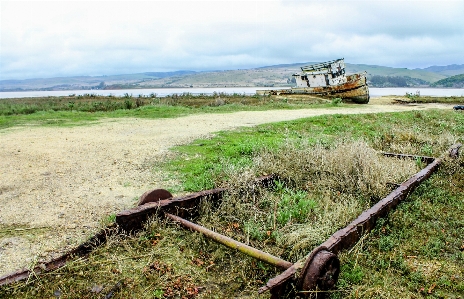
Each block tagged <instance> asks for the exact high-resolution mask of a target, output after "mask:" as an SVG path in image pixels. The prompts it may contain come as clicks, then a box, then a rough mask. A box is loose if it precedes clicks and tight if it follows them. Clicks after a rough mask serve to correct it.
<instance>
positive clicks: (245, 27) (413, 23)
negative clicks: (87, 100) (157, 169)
mask: <svg viewBox="0 0 464 299" xmlns="http://www.w3.org/2000/svg"><path fill="white" fill-rule="evenodd" d="M462 11H464V2H462V1H446V0H445V1H443V0H442V1H349V0H345V1H331V0H326V1H285V0H284V1H220V0H216V1H195V0H190V1H188V0H187V1H172V0H171V1H148V2H145V1H144V2H141V1H130V2H121V1H114V2H113V1H103V2H93V1H77V2H76V1H62V2H43V1H34V2H27V3H25V2H17V1H2V2H1V6H0V13H1V28H0V30H1V41H0V46H1V48H0V49H1V50H0V73H1V75H0V76H1V77H0V79H23V78H32V77H52V76H66V75H102V74H118V73H135V72H145V71H169V70H179V69H191V70H217V69H237V68H249V67H258V66H264V65H270V64H280V63H294V62H308V61H324V60H329V59H335V58H339V57H345V59H346V61H347V62H350V63H366V64H378V65H386V66H396V67H426V66H430V65H444V64H452V63H459V64H460V63H464V57H463V56H462V53H463V52H464V27H463V26H460V25H459V24H461V23H462V22H461V19H462V17H461V15H460V14H461V13H462Z"/></svg>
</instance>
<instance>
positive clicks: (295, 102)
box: [0, 93, 330, 128]
mask: <svg viewBox="0 0 464 299" xmlns="http://www.w3.org/2000/svg"><path fill="white" fill-rule="evenodd" d="M329 103H330V101H329V100H324V99H321V98H316V97H307V96H306V97H301V96H300V97H298V96H293V97H274V96H259V95H252V96H250V95H244V94H225V93H213V94H211V95H207V94H200V95H192V94H190V93H183V94H173V95H170V96H166V97H158V96H157V95H156V94H151V95H149V96H143V95H138V96H136V97H135V96H132V94H125V95H124V96H122V97H115V96H100V95H97V94H84V95H79V96H75V95H70V96H67V97H66V96H65V97H46V98H19V99H1V100H0V128H2V127H3V128H5V127H11V126H14V125H21V124H39V125H75V124H82V123H88V122H93V121H96V120H98V119H101V118H120V117H139V118H168V117H177V116H182V115H187V114H195V113H210V112H219V113H221V112H222V113H224V112H234V111H251V110H270V109H301V108H307V107H313V108H314V107H319V106H324V107H328V106H330V105H329Z"/></svg>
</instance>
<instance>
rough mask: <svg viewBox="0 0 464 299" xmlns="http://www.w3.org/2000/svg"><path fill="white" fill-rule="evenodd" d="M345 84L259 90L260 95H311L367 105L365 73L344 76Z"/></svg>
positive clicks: (367, 89)
mask: <svg viewBox="0 0 464 299" xmlns="http://www.w3.org/2000/svg"><path fill="white" fill-rule="evenodd" d="M346 79H347V80H346V82H345V83H342V84H339V85H329V86H317V87H297V88H289V89H280V90H259V91H257V92H258V94H261V95H286V94H289V95H291V94H299V95H305V94H306V95H312V96H320V97H324V98H341V99H342V100H344V101H349V102H354V103H357V104H367V103H369V99H370V96H369V87H368V85H367V78H366V74H365V73H359V74H352V75H347V76H346Z"/></svg>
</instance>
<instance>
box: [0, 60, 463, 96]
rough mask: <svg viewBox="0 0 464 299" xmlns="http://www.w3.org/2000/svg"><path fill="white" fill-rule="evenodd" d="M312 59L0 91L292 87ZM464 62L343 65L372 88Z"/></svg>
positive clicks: (433, 77)
mask: <svg viewBox="0 0 464 299" xmlns="http://www.w3.org/2000/svg"><path fill="white" fill-rule="evenodd" d="M312 63H314V62H305V63H294V64H281V65H272V66H264V67H259V68H254V69H241V70H228V71H208V72H195V71H188V70H185V71H176V72H145V73H137V74H121V75H111V76H76V77H59V78H39V79H27V80H0V91H22V90H102V89H140V88H164V87H170V88H176V87H247V86H249V87H266V86H268V87H284V86H292V84H293V83H292V74H294V73H297V72H299V71H300V67H302V66H304V65H308V64H312ZM461 68H462V69H463V71H462V72H461V73H464V65H455V64H454V65H449V66H433V67H429V68H426V69H413V70H412V69H406V68H392V67H384V66H378V65H365V64H350V63H347V64H346V71H347V73H348V74H352V73H358V72H363V71H366V72H367V77H368V81H369V84H370V85H371V86H373V87H403V86H429V85H430V84H433V83H434V82H437V81H439V80H442V79H446V78H447V77H450V76H451V75H447V74H448V73H450V72H457V71H459V70H460V69H461Z"/></svg>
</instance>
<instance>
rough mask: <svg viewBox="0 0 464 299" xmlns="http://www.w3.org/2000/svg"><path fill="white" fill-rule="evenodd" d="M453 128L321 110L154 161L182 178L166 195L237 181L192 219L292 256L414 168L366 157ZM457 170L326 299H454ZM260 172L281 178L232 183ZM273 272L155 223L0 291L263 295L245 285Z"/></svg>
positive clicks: (463, 128) (447, 168)
mask: <svg viewBox="0 0 464 299" xmlns="http://www.w3.org/2000/svg"><path fill="white" fill-rule="evenodd" d="M463 134H464V114H462V113H459V112H455V111H452V110H431V111H413V112H404V113H383V114H366V115H331V116H321V117H314V118H309V119H302V120H296V121H289V122H281V123H275V124H265V125H260V126H257V127H253V128H242V129H239V130H235V131H232V132H221V133H219V134H218V135H217V136H215V137H214V138H210V139H204V140H196V141H194V142H193V143H192V144H190V145H186V146H180V147H176V148H175V149H173V150H174V151H175V152H176V153H177V158H174V159H173V160H172V161H169V162H167V163H166V164H159V165H156V166H157V167H162V169H165V170H166V171H168V172H169V173H170V174H171V175H172V176H173V177H174V178H176V180H177V181H180V182H182V183H181V185H180V186H178V187H177V188H178V190H176V192H183V191H197V190H201V189H205V188H211V187H221V186H233V187H235V189H234V190H236V192H232V193H231V194H230V195H229V196H226V198H225V199H224V201H223V203H222V204H221V205H220V206H219V207H215V206H213V205H212V204H211V203H208V202H204V203H203V204H202V206H201V212H202V213H201V215H202V216H201V217H199V218H197V219H195V222H198V223H201V224H203V225H205V226H207V227H210V228H213V229H214V230H216V231H218V232H220V233H222V234H225V235H228V236H231V237H233V238H235V239H237V240H240V241H243V242H247V243H249V244H251V245H252V246H254V247H257V248H259V249H263V250H265V251H267V252H270V253H271V254H275V255H279V256H281V257H283V258H285V259H287V260H290V261H295V260H297V259H298V258H301V257H302V256H304V255H305V254H307V253H308V252H310V251H311V250H312V248H314V246H317V245H318V244H320V243H321V242H322V241H324V240H325V239H326V238H327V237H328V236H329V235H330V234H332V233H333V232H334V231H335V230H337V229H339V228H341V227H343V226H344V225H346V223H348V222H349V221H351V220H353V218H355V217H356V216H357V215H359V213H360V212H361V211H362V210H364V209H366V208H367V207H369V206H371V205H372V204H373V203H375V202H376V201H378V200H379V199H380V198H381V197H382V196H384V195H386V193H388V192H389V190H390V189H389V187H388V183H400V182H401V181H402V180H404V179H405V177H408V176H409V175H410V173H411V171H412V172H415V171H417V169H418V167H419V166H423V165H418V163H416V161H408V160H405V161H401V160H398V159H392V158H385V157H381V156H380V155H377V154H376V151H388V152H400V153H408V154H419V155H432V156H439V155H441V154H442V153H443V152H444V151H445V150H446V149H447V148H448V147H449V146H450V145H451V144H453V143H454V142H456V141H462V139H460V136H463ZM463 165H464V159H463V158H460V159H459V160H458V161H455V162H453V161H445V162H444V163H443V165H442V166H441V167H440V169H439V171H438V172H437V173H436V174H434V175H433V176H432V177H431V178H430V179H429V180H428V181H427V182H426V183H424V184H422V185H421V186H420V187H419V188H418V189H417V190H416V191H415V192H414V193H413V194H411V195H410V196H409V197H408V199H407V200H406V201H404V202H402V203H401V204H400V205H399V206H398V208H397V209H396V210H394V211H393V212H391V214H390V215H389V217H388V218H386V219H385V220H381V221H379V222H378V224H377V226H376V228H375V230H374V231H373V232H371V233H370V234H369V235H368V236H366V237H365V238H363V239H362V240H361V241H360V242H359V243H358V244H357V245H356V246H355V247H354V248H353V249H352V250H350V251H347V252H344V253H342V254H341V255H340V258H341V263H342V272H341V276H340V279H339V282H338V284H337V288H336V289H335V290H334V292H332V293H330V297H331V298H425V297H430V298H459V296H461V298H462V297H463V295H462V294H463V293H464V285H463V280H462V277H463V276H464V273H463V269H464V255H463V250H464V239H463V236H464V222H463V217H462V215H464V202H463V200H462V192H463V190H464V189H463V188H464V172H463V170H462V166H463ZM266 173H278V174H279V176H280V177H281V178H282V180H281V181H279V182H277V184H276V188H274V189H272V190H262V189H257V190H254V191H250V190H248V189H246V188H243V186H244V185H246V183H247V182H249V181H250V179H251V178H254V177H256V176H258V175H263V174H266ZM240 186H241V187H240ZM109 218H111V217H109ZM109 218H108V220H110V219H109ZM278 273H280V270H278V269H275V268H274V267H271V266H268V265H265V264H263V263H261V262H258V261H256V260H253V259H252V258H249V257H246V256H244V255H243V254H240V253H237V252H235V251H233V250H229V249H227V248H224V247H223V246H222V245H218V244H216V243H214V242H212V241H210V240H208V239H206V238H204V237H203V236H201V235H199V234H196V233H191V232H190V231H186V230H183V229H181V228H179V227H177V226H176V225H173V224H172V223H170V222H165V221H163V220H160V219H154V220H153V221H152V222H151V223H150V224H149V225H147V228H146V230H144V231H142V232H140V233H139V234H137V235H134V236H131V237H124V238H123V237H122V236H118V237H115V238H112V239H110V241H109V243H108V244H106V245H104V246H102V247H100V248H98V249H96V251H95V252H93V253H92V254H91V255H90V256H89V257H88V258H86V259H78V260H76V261H74V262H72V263H71V264H69V265H68V266H66V267H65V268H63V269H60V270H57V271H54V272H51V273H48V274H46V275H43V276H40V277H39V278H38V279H32V280H31V281H30V283H29V284H25V283H20V284H15V285H12V286H8V287H3V288H0V297H2V296H4V297H7V298H10V297H11V298H37V297H51V296H53V294H54V292H56V291H57V290H59V292H60V293H61V297H60V298H84V297H88V298H95V297H104V295H105V294H108V293H109V292H110V291H111V289H112V288H113V287H114V286H116V285H118V283H120V284H119V285H120V287H119V288H118V289H117V291H116V292H115V294H114V298H126V297H129V296H131V297H135V298H176V296H177V297H180V298H181V297H182V296H184V297H187V298H230V297H239V298H258V297H259V298H267V297H269V295H268V294H267V295H264V296H261V297H260V296H258V295H257V293H256V290H257V289H258V288H259V287H260V286H262V285H263V284H265V282H266V281H267V279H269V278H271V277H273V276H275V275H276V274H278ZM97 287H98V288H97ZM100 288H101V291H100V292H98V293H97V292H96V291H95V290H98V289H100ZM92 290H93V291H92ZM429 292H430V293H429Z"/></svg>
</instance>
